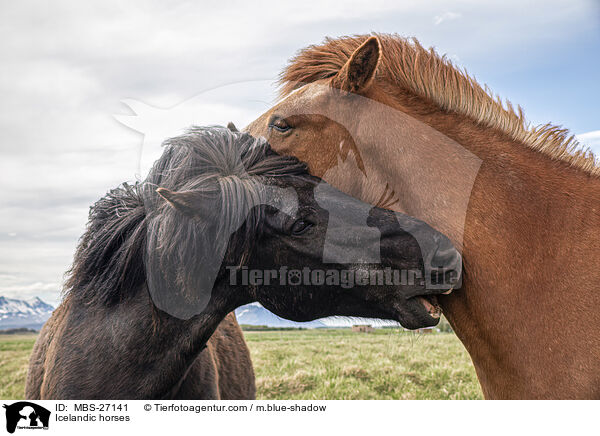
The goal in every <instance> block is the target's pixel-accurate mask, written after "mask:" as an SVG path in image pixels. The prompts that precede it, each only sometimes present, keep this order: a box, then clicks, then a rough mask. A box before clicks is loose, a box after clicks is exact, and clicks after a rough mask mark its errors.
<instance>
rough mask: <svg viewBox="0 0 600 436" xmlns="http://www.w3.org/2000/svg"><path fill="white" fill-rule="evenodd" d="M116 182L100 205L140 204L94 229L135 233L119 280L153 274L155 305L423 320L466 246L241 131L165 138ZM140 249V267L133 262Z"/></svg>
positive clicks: (429, 319)
mask: <svg viewBox="0 0 600 436" xmlns="http://www.w3.org/2000/svg"><path fill="white" fill-rule="evenodd" d="M119 189H120V190H117V191H113V192H112V193H111V194H109V196H107V197H105V199H104V200H101V202H102V201H105V202H108V204H106V205H104V206H102V204H101V203H100V204H97V205H96V206H95V208H96V209H97V213H109V212H110V213H111V214H112V215H115V210H116V211H117V212H118V210H119V208H121V209H122V212H121V214H122V215H126V214H128V213H129V214H131V212H126V209H127V208H128V205H127V202H128V201H129V202H131V203H133V204H131V206H136V209H137V212H136V213H133V214H131V215H132V218H131V219H130V220H129V221H125V222H123V221H122V220H121V222H120V223H119V224H118V225H117V224H115V228H111V227H110V225H108V226H107V223H106V220H104V227H103V228H102V229H100V228H98V229H96V230H97V231H96V232H95V233H94V232H89V234H96V238H99V237H102V235H101V234H98V232H100V233H102V232H104V233H107V234H106V238H108V239H114V240H115V244H117V243H119V242H118V241H121V242H122V240H123V236H122V235H121V234H122V233H123V232H127V233H128V234H130V235H131V234H135V233H139V235H138V236H137V237H136V236H135V235H134V236H133V237H128V238H127V240H128V241H130V242H128V243H127V244H123V247H122V248H121V252H122V255H121V259H120V261H119V259H116V260H115V267H116V269H115V270H114V274H115V275H116V276H118V277H120V279H119V280H121V281H120V282H119V283H120V284H119V286H121V287H125V286H129V287H131V286H135V285H136V283H133V282H134V281H136V280H137V281H138V282H140V283H137V285H140V284H146V285H147V288H148V291H149V293H150V295H151V297H152V301H153V302H154V304H155V306H156V307H158V308H159V309H160V310H162V311H164V312H167V313H169V314H170V315H173V316H176V317H179V318H183V319H188V318H191V317H192V316H194V315H196V314H198V313H201V312H203V311H205V310H214V307H215V306H218V307H221V308H222V309H223V310H227V311H229V310H232V309H233V308H235V307H237V306H240V305H242V304H245V303H249V302H252V301H259V302H260V303H262V304H263V305H264V306H265V307H267V308H268V309H270V310H271V311H273V312H274V313H276V314H277V315H279V316H282V317H285V318H289V319H293V320H297V321H308V320H312V319H315V318H320V317H325V316H329V315H347V316H365V317H376V318H385V319H393V320H397V321H399V322H401V323H402V324H403V325H404V326H405V327H408V328H418V327H423V326H429V325H433V324H435V323H437V318H438V317H439V312H438V310H437V307H436V304H435V294H439V293H443V292H447V291H448V290H450V289H451V288H452V287H453V286H454V285H455V284H456V282H457V280H458V273H457V271H460V262H461V259H460V255H459V254H458V253H457V252H456V250H455V249H454V248H453V246H452V245H451V243H450V242H449V240H448V239H447V238H446V237H445V236H443V235H442V234H440V233H438V232H437V231H435V230H433V229H432V228H431V227H429V226H428V225H427V224H425V223H423V222H421V221H418V220H416V219H414V218H410V217H408V216H405V215H400V214H397V213H393V212H390V211H387V210H383V209H379V208H375V207H372V206H370V205H367V204H365V203H362V202H360V201H359V200H356V199H354V198H352V197H350V196H348V195H345V194H343V193H341V192H340V191H337V190H336V189H334V188H332V187H331V186H329V185H327V184H326V183H324V182H323V181H321V180H320V179H318V178H316V177H313V176H310V175H309V174H308V171H307V168H306V166H305V165H304V164H303V163H302V162H300V161H298V160H297V159H296V158H294V157H288V156H280V155H277V154H276V153H275V152H273V151H272V150H271V149H270V147H269V145H268V144H267V142H266V141H265V140H264V139H256V138H254V137H252V136H250V135H248V134H246V133H240V132H232V131H230V130H228V129H224V128H193V129H192V130H190V131H189V132H188V133H187V134H185V135H183V136H180V137H176V138H173V139H170V140H168V141H167V142H166V149H165V152H164V153H163V156H162V157H161V158H160V159H159V160H158V161H157V162H156V163H155V165H154V167H153V168H152V170H151V171H150V174H149V175H148V177H147V179H146V181H145V182H144V183H142V184H139V185H136V186H135V187H131V186H124V187H123V188H119ZM126 198H129V199H130V200H124V199H126ZM140 205H142V206H141V207H140ZM131 208H132V207H129V209H131ZM93 213H94V210H92V214H93ZM117 215H118V213H117ZM93 221H94V220H93V219H92V220H91V222H93ZM100 221H101V220H100ZM120 235H121V236H120ZM84 242H85V241H84ZM107 244H108V245H110V241H105V243H104V244H102V245H103V246H106V245H107ZM82 245H84V246H85V245H87V246H88V247H91V246H92V245H93V244H85V243H84V244H82ZM134 258H143V259H144V263H143V266H142V267H140V268H134V267H132V266H127V265H133V264H134V260H133V259H134ZM76 265H77V262H76ZM128 269H129V270H128ZM108 270H110V268H109V269H108ZM75 272H77V271H75ZM77 275H78V276H85V274H73V277H74V276H77ZM123 277H131V279H129V280H128V281H126V282H125V283H122V281H123V280H122V278H123ZM432 277H433V279H432ZM95 292H96V293H98V292H99V291H98V287H97V286H96V290H95ZM106 296H107V297H111V294H110V293H107V295H106ZM111 298H112V297H111ZM118 298H120V297H118Z"/></svg>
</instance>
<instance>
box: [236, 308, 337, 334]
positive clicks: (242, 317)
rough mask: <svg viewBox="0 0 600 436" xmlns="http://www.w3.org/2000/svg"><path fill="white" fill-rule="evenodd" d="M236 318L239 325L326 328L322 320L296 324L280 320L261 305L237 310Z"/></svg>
mask: <svg viewBox="0 0 600 436" xmlns="http://www.w3.org/2000/svg"><path fill="white" fill-rule="evenodd" d="M235 316H236V318H237V320H238V323H239V324H247V325H266V326H268V327H304V328H318V327H326V325H325V324H324V323H322V322H321V321H320V320H316V321H310V322H295V321H289V320H287V319H284V318H280V317H279V316H277V315H275V314H274V313H272V312H269V311H268V310H267V309H265V308H264V307H262V306H261V305H260V304H259V303H250V304H246V305H245V306H242V307H238V308H237V309H235Z"/></svg>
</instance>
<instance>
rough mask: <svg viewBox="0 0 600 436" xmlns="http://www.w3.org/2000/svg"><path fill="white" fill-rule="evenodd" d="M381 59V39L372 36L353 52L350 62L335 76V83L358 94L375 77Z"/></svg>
mask: <svg viewBox="0 0 600 436" xmlns="http://www.w3.org/2000/svg"><path fill="white" fill-rule="evenodd" d="M380 59H381V45H380V43H379V39H378V38H377V37H376V36H372V37H370V38H369V39H367V40H366V41H365V42H364V43H363V44H362V45H361V46H360V47H358V48H357V49H356V50H355V51H354V53H352V56H350V59H348V62H346V64H345V65H344V66H343V67H342V69H341V70H340V71H339V72H338V73H337V74H336V76H335V77H334V78H333V85H334V86H335V87H336V88H339V89H341V90H343V91H346V92H351V93H356V94H358V93H361V92H364V91H366V90H367V89H368V88H369V86H370V85H371V83H372V82H373V79H374V78H375V73H376V72H377V66H378V65H379V61H380Z"/></svg>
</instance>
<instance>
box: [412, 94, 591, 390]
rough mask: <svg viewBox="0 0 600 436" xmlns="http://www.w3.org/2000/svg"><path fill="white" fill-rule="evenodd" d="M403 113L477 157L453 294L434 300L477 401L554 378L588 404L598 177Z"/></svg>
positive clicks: (467, 126)
mask: <svg viewBox="0 0 600 436" xmlns="http://www.w3.org/2000/svg"><path fill="white" fill-rule="evenodd" d="M411 105H414V100H411V101H410V104H409V102H408V101H406V102H404V104H402V102H401V104H400V106H401V110H403V111H405V112H406V113H408V114H409V115H411V116H414V117H415V118H417V119H419V120H420V121H422V122H424V123H426V124H428V125H429V126H431V127H433V128H434V129H436V130H439V131H440V132H442V133H444V134H445V135H447V136H448V137H450V138H452V139H453V140H454V141H456V142H457V143H459V144H461V145H462V146H464V147H465V148H466V149H468V150H469V151H470V152H471V153H473V154H475V155H477V156H478V157H479V158H480V159H481V160H482V164H481V167H480V169H479V172H478V174H477V178H476V180H475V183H474V185H473V189H472V192H471V195H470V201H469V205H468V211H467V214H466V219H465V230H464V249H463V254H464V259H465V260H464V263H465V276H464V281H463V287H462V289H461V290H459V291H457V292H455V293H453V294H452V295H451V296H449V297H447V298H444V299H441V303H442V305H443V307H444V312H445V314H446V315H447V317H448V318H449V320H450V322H451V323H452V325H453V327H454V328H455V331H456V333H457V335H458V336H459V337H460V338H461V340H462V341H463V343H464V344H465V346H466V348H467V349H468V351H469V353H470V354H471V357H472V359H473V362H474V364H475V367H476V369H477V372H478V375H479V378H480V381H481V383H482V387H483V389H484V393H485V394H486V396H488V397H511V396H512V397H520V396H528V397H547V396H551V393H550V390H551V389H552V388H551V386H552V384H553V382H551V381H552V380H557V379H558V380H561V382H560V383H559V384H560V385H561V386H557V385H555V387H554V389H559V390H560V389H563V391H562V393H561V395H563V396H566V397H573V396H580V395H584V396H585V395H588V396H589V395H592V396H593V395H597V394H598V389H597V388H595V389H596V390H595V391H594V390H593V389H592V388H589V389H587V390H586V389H585V388H581V386H580V385H581V383H592V384H593V383H598V382H600V380H599V379H598V376H595V375H593V374H597V371H596V370H597V362H598V359H600V346H599V344H598V342H597V341H595V340H594V339H593V338H592V337H590V336H586V335H583V336H582V335H581V334H580V332H581V331H598V329H599V328H600V318H599V317H598V316H597V307H598V306H599V305H600V288H599V285H598V283H600V269H599V268H598V253H600V232H599V231H598V229H600V179H598V178H597V177H593V176H590V175H589V174H587V173H585V172H584V171H583V170H580V169H577V168H574V167H571V166H569V165H568V164H567V163H564V162H561V161H555V160H552V159H551V158H550V157H549V156H547V155H545V154H543V153H541V152H537V151H534V150H531V149H529V148H527V147H526V146H525V145H523V144H519V143H515V142H514V141H512V140H511V139H510V138H508V137H507V136H506V135H502V134H499V133H498V132H493V131H489V130H486V129H485V128H483V127H481V126H477V125H475V123H473V122H470V121H469V120H466V119H464V118H463V117H460V116H457V115H453V114H448V113H442V112H441V111H433V110H431V107H427V104H426V103H423V107H421V108H419V107H417V108H414V107H412V106H411ZM448 202H452V198H448ZM422 207H424V208H426V207H427V204H426V203H425V204H423V206H422ZM420 212H422V215H427V216H432V214H433V215H437V216H439V217H443V219H451V217H448V216H445V215H444V211H443V210H441V209H436V208H434V209H433V210H431V211H425V210H424V209H423V210H421V211H420ZM417 216H418V215H417ZM421 217H422V218H423V216H421ZM432 224H433V225H435V224H434V223H432ZM441 224H442V225H443V223H441ZM450 230H452V229H450ZM524 350H526V351H524ZM559 350H560V351H559ZM565 356H568V358H566V357H565ZM594 362H596V363H594ZM540 365H542V366H543V367H542V368H540ZM561 374H562V375H561ZM561 377H562V378H561ZM594 377H596V378H594ZM576 378H577V380H576ZM590 389H591V390H590ZM554 397H556V394H555V395H554Z"/></svg>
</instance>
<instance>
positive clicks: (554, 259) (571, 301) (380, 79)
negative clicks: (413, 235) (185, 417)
mask: <svg viewBox="0 0 600 436" xmlns="http://www.w3.org/2000/svg"><path fill="white" fill-rule="evenodd" d="M281 84H282V85H283V86H282V99H281V100H280V101H279V102H278V103H277V104H276V105H275V106H274V107H273V108H271V109H269V110H268V111H267V112H266V113H265V114H263V115H262V116H261V117H259V118H258V119H257V120H255V121H254V122H253V123H251V124H250V125H249V126H248V128H247V129H248V130H249V132H250V133H252V134H254V135H264V136H266V137H267V139H268V140H269V142H270V143H271V145H272V147H273V148H274V149H275V150H276V151H278V152H280V153H284V154H293V155H295V156H297V157H298V158H299V159H301V160H303V161H305V162H307V163H308V164H309V167H310V171H311V172H312V173H313V174H316V175H319V176H323V177H324V179H326V180H327V181H328V182H329V183H331V184H332V185H334V186H336V187H337V188H338V189H341V190H342V191H345V192H347V193H350V194H352V195H354V196H357V197H358V198H360V199H362V200H363V201H366V202H370V203H373V204H381V203H382V202H383V203H385V205H386V206H387V207H388V208H390V209H392V210H395V211H402V212H404V213H407V214H409V215H411V216H415V217H417V218H419V219H422V220H424V221H426V222H427V223H429V224H430V225H431V226H433V227H435V228H436V229H438V230H440V231H441V232H443V233H444V234H446V235H448V236H449V237H450V238H451V239H452V240H453V242H454V243H455V244H456V245H457V246H460V247H461V248H462V253H463V258H464V276H463V285H462V288H461V290H460V291H459V292H454V293H452V294H451V295H448V296H444V297H441V298H440V303H441V305H442V308H443V310H444V313H445V314H446V316H447V318H448V320H449V321H450V323H451V325H452V327H453V328H454V330H455V332H456V334H457V335H458V337H459V338H460V340H461V341H462V342H463V344H464V345H465V347H466V349H467V351H468V352H469V354H470V355H471V358H472V360H473V363H474V366H475V369H476V371H477V375H478V378H479V381H480V383H481V386H482V389H483V393H484V395H485V397H486V398H491V399H500V398H505V399H509V398H514V399H516V398H530V399H534V398H538V399H542V398H600V316H598V314H597V313H596V311H597V309H598V307H600V256H599V255H600V231H599V229H600V177H599V176H600V168H599V167H598V164H597V162H596V161H595V158H594V156H593V155H592V154H591V153H589V152H586V151H582V150H579V148H578V144H577V142H576V141H575V139H574V138H573V137H572V136H569V135H568V132H567V131H566V130H561V129H559V128H558V127H555V126H552V125H550V124H547V125H544V126H540V127H535V128H532V127H531V126H530V125H529V124H528V123H527V122H526V121H525V118H524V115H523V112H522V110H521V109H520V108H518V109H517V110H515V109H513V106H512V105H511V104H510V103H509V102H507V103H506V105H504V104H503V103H502V102H501V101H500V100H499V99H498V98H494V97H493V96H492V94H491V93H490V92H489V91H488V89H487V88H482V87H481V86H480V85H479V84H478V83H477V82H476V81H475V80H474V79H472V78H471V77H470V76H468V75H467V74H466V73H464V72H463V71H460V70H458V69H457V68H455V67H454V66H453V65H452V64H451V63H450V62H449V61H448V60H447V59H445V58H444V57H440V56H438V55H437V54H436V53H435V52H434V51H433V50H426V49H424V48H423V47H421V46H420V45H419V43H418V42H417V41H416V40H412V41H410V40H407V39H404V38H401V37H398V36H395V35H382V34H377V35H372V36H369V35H363V36H356V37H343V38H340V39H326V40H325V42H324V43H323V44H322V45H317V46H311V47H308V48H306V49H304V50H302V51H301V52H300V53H299V54H298V55H297V56H296V57H295V58H294V59H293V60H292V61H291V63H290V64H289V65H288V67H287V68H286V69H285V70H284V72H283V74H282V77H281ZM349 162H350V163H349ZM338 167H342V168H343V170H341V171H340V170H336V169H335V168H338Z"/></svg>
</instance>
